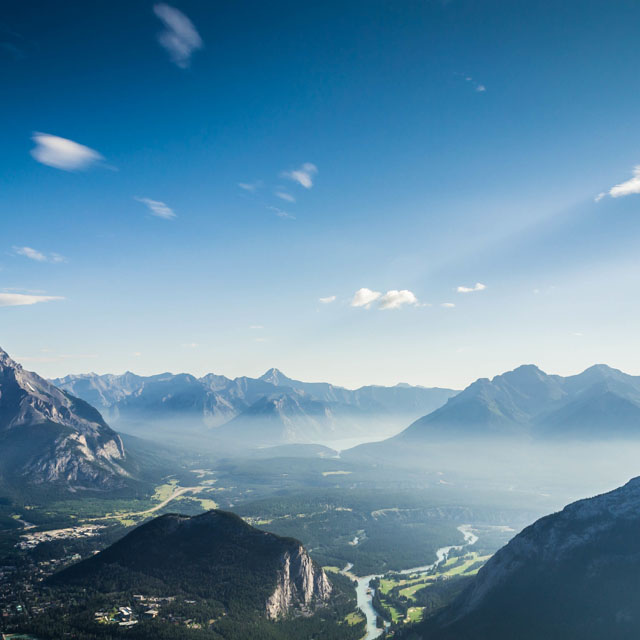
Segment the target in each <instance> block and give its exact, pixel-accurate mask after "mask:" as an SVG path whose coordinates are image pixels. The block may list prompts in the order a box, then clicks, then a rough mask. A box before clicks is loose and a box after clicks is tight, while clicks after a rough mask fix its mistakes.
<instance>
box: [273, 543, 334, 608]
mask: <svg viewBox="0 0 640 640" xmlns="http://www.w3.org/2000/svg"><path fill="white" fill-rule="evenodd" d="M330 596H331V583H330V582H329V579H328V578H327V576H326V575H325V573H324V571H323V570H322V569H321V568H319V567H317V566H315V565H314V563H313V561H312V560H311V558H310V557H309V554H308V553H307V552H306V551H305V549H304V547H302V545H300V546H299V547H298V548H297V549H296V550H295V551H286V552H285V553H284V554H283V556H282V569H281V570H280V571H279V572H278V583H277V586H276V588H275V590H274V592H273V593H272V594H271V596H270V597H269V599H268V600H267V606H266V611H267V617H268V618H270V619H271V620H276V619H278V618H282V617H284V616H286V615H287V614H289V613H290V612H293V611H296V612H300V613H302V614H311V613H313V611H314V610H315V609H316V608H317V607H319V606H322V605H323V604H324V603H326V602H327V601H328V600H329V598H330Z"/></svg>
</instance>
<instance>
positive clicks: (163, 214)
mask: <svg viewBox="0 0 640 640" xmlns="http://www.w3.org/2000/svg"><path fill="white" fill-rule="evenodd" d="M134 200H137V201H138V202H142V204H145V205H147V208H148V209H149V211H151V214H152V215H154V216H157V217H158V218H164V219H165V220H171V219H172V218H175V217H176V214H175V212H174V211H173V209H171V207H169V206H167V205H166V204H165V203H164V202H160V201H159V200H151V198H138V197H137V196H136V197H135V198H134Z"/></svg>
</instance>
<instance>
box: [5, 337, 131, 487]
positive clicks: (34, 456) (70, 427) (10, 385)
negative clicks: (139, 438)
mask: <svg viewBox="0 0 640 640" xmlns="http://www.w3.org/2000/svg"><path fill="white" fill-rule="evenodd" d="M124 459H125V451H124V447H123V445H122V440H121V439H120V436H119V435H118V434H117V433H115V431H113V430H112V429H111V428H110V427H109V426H108V425H107V424H106V423H105V421H104V420H103V419H102V416H101V415H100V414H99V413H98V411H96V410H95V409H94V408H93V407H92V406H90V405H89V404H87V403H86V402H85V401H84V400H80V399H79V398H75V397H73V396H72V395H70V394H69V393H67V392H65V391H63V390H61V389H58V388H57V387H55V386H54V385H53V384H51V383H50V382H48V381H47V380H44V379H43V378H41V377H40V376H38V375H36V374H35V373H31V372H29V371H25V370H24V369H23V368H22V366H21V365H19V364H18V363H16V362H14V361H13V360H12V359H11V358H10V357H9V355H8V354H7V353H6V352H4V351H2V350H1V349H0V477H1V478H2V480H3V481H4V482H5V483H9V484H11V483H13V482H14V481H16V480H22V481H27V482H30V483H35V484H42V483H45V482H47V483H49V482H54V483H63V484H65V485H67V486H68V487H69V488H80V487H84V488H86V487H91V488H102V487H105V488H107V487H113V486H118V485H120V484H122V483H123V481H124V479H125V478H126V477H127V472H126V471H125V469H124V468H123V467H122V463H123V462H124Z"/></svg>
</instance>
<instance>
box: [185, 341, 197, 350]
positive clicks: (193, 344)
mask: <svg viewBox="0 0 640 640" xmlns="http://www.w3.org/2000/svg"><path fill="white" fill-rule="evenodd" d="M182 346H183V347H184V348H185V349H195V348H196V347H199V346H200V345H199V344H198V343H197V342H187V343H186V344H183V345H182Z"/></svg>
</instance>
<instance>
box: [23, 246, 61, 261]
mask: <svg viewBox="0 0 640 640" xmlns="http://www.w3.org/2000/svg"><path fill="white" fill-rule="evenodd" d="M13 250H14V251H15V252H16V254H17V255H19V256H24V257H25V258H29V260H35V261H36V262H55V263H59V262H66V261H67V259H66V258H65V257H64V256H61V255H60V254H59V253H50V254H49V255H48V256H47V255H45V254H44V253H42V252H41V251H38V250H37V249H33V248H32V247H13Z"/></svg>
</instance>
